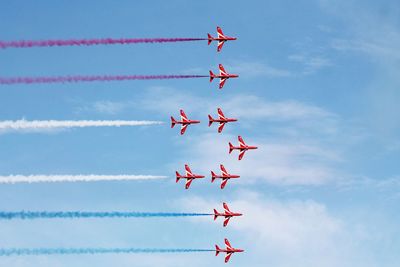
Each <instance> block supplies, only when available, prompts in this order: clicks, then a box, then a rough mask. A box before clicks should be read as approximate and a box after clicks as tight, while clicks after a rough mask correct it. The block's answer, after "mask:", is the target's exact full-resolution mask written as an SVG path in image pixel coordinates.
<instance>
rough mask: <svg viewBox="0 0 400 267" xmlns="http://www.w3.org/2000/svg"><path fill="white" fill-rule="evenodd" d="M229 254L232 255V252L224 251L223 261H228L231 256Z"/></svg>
mask: <svg viewBox="0 0 400 267" xmlns="http://www.w3.org/2000/svg"><path fill="white" fill-rule="evenodd" d="M231 256H232V252H228V253H226V256H225V263H227V262H228V261H229V259H230V258H231Z"/></svg>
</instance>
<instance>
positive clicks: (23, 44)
mask: <svg viewBox="0 0 400 267" xmlns="http://www.w3.org/2000/svg"><path fill="white" fill-rule="evenodd" d="M202 40H207V39H206V38H139V39H134V38H120V39H112V38H103V39H78V40H39V41H32V40H21V41H8V42H7V41H0V48H3V49H5V48H29V47H51V46H91V45H113V44H139V43H175V42H193V41H202Z"/></svg>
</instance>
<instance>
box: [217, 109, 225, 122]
mask: <svg viewBox="0 0 400 267" xmlns="http://www.w3.org/2000/svg"><path fill="white" fill-rule="evenodd" d="M217 111H218V118H219V119H220V120H225V115H224V113H223V112H222V109H220V108H218V109H217Z"/></svg>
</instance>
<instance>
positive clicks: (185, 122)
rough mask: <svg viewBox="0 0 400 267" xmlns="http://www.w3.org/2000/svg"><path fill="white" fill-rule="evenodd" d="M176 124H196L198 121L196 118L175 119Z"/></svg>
mask: <svg viewBox="0 0 400 267" xmlns="http://www.w3.org/2000/svg"><path fill="white" fill-rule="evenodd" d="M175 123H176V124H182V125H187V124H196V123H200V121H198V120H188V121H176V122H175Z"/></svg>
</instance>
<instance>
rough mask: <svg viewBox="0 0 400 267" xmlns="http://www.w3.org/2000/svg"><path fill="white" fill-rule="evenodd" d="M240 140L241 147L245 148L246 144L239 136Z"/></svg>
mask: <svg viewBox="0 0 400 267" xmlns="http://www.w3.org/2000/svg"><path fill="white" fill-rule="evenodd" d="M238 140H239V145H240V147H245V146H246V143H245V142H244V140H243V138H242V137H241V136H240V135H239V136H238Z"/></svg>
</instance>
